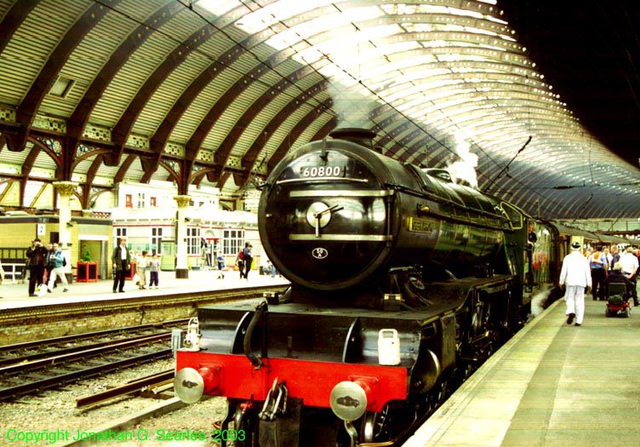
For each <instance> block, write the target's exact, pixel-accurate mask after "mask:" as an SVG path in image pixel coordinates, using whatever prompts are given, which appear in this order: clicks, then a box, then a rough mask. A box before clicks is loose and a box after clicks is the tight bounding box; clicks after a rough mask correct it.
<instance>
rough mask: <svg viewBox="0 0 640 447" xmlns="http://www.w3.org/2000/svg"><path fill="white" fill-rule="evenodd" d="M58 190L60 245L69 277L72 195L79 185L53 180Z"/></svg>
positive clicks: (65, 272)
mask: <svg viewBox="0 0 640 447" xmlns="http://www.w3.org/2000/svg"><path fill="white" fill-rule="evenodd" d="M53 186H54V188H55V189H56V192H57V193H58V195H59V196H60V198H59V199H58V234H59V241H58V242H59V245H60V249H61V250H62V254H63V256H64V258H65V259H66V260H67V265H66V266H65V267H63V268H62V269H63V271H64V274H65V275H66V276H67V279H69V275H71V231H70V230H69V229H70V227H71V196H72V195H73V192H74V190H75V187H76V186H78V184H77V183H74V182H67V181H63V182H53Z"/></svg>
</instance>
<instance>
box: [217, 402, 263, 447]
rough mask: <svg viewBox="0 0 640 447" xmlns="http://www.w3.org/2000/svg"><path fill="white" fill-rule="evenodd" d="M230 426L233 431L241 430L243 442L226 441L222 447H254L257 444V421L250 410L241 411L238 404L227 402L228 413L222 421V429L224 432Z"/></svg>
mask: <svg viewBox="0 0 640 447" xmlns="http://www.w3.org/2000/svg"><path fill="white" fill-rule="evenodd" d="M230 425H232V426H233V430H235V431H236V432H239V431H240V430H243V432H244V439H243V440H235V441H231V440H229V441H226V442H225V443H224V446H231V445H233V446H234V447H256V446H257V444H258V436H257V431H256V429H257V419H256V414H255V412H254V411H253V410H252V409H248V410H246V411H244V412H243V411H242V408H241V407H240V402H235V403H234V402H232V401H229V413H228V415H227V419H226V420H225V421H224V423H223V425H222V428H223V429H224V430H229V429H230Z"/></svg>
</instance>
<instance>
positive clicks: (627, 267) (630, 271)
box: [620, 247, 640, 306]
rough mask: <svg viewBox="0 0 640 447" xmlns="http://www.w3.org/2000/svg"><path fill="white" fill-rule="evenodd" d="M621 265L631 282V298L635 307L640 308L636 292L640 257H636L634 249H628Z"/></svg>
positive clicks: (621, 259) (621, 257)
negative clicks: (639, 258)
mask: <svg viewBox="0 0 640 447" xmlns="http://www.w3.org/2000/svg"><path fill="white" fill-rule="evenodd" d="M620 264H621V265H622V273H623V274H624V276H626V277H627V279H628V280H629V281H631V284H632V287H631V297H632V298H633V305H634V306H638V304H640V303H638V291H637V290H636V284H637V283H636V276H637V274H638V257H637V256H636V255H635V253H634V250H633V248H631V247H627V250H626V253H623V254H622V255H621V256H620Z"/></svg>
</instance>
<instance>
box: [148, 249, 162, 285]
mask: <svg viewBox="0 0 640 447" xmlns="http://www.w3.org/2000/svg"><path fill="white" fill-rule="evenodd" d="M147 268H148V269H149V288H151V287H153V286H154V285H155V286H156V289H157V288H158V275H159V274H160V260H159V259H158V254H157V253H156V252H155V251H154V252H153V256H151V259H149V260H148V262H147Z"/></svg>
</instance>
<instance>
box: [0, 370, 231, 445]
mask: <svg viewBox="0 0 640 447" xmlns="http://www.w3.org/2000/svg"><path fill="white" fill-rule="evenodd" d="M173 367H174V361H173V360H161V361H157V362H153V363H149V364H146V365H141V366H138V367H135V368H130V369H126V370H122V371H118V372H115V373H112V374H108V375H105V376H102V377H97V378H93V379H88V380H83V381H81V382H78V383H75V384H71V385H66V386H65V387H64V388H63V389H59V390H51V391H46V392H44V393H42V394H41V395H38V396H24V397H22V398H21V399H19V400H18V401H16V402H2V403H0V445H15V446H25V445H51V444H53V443H52V442H51V441H52V439H51V438H49V439H48V440H43V439H40V440H39V442H38V443H34V442H31V443H27V442H25V441H24V440H23V441H22V442H18V441H14V442H12V441H11V439H10V438H11V437H15V436H19V435H17V434H18V433H23V434H27V433H43V432H44V433H51V432H56V431H60V432H62V433H68V436H69V439H72V438H73V436H75V434H76V432H77V431H78V430H80V431H83V432H91V431H95V429H96V428H98V427H102V426H104V425H105V424H108V423H109V422H110V421H115V420H119V419H122V418H125V417H127V416H130V415H132V414H134V413H137V412H139V411H141V410H143V409H145V408H149V407H152V406H155V405H157V404H158V403H159V402H160V401H159V400H157V399H148V398H142V397H121V398H118V399H113V400H110V401H107V403H105V404H102V405H98V406H95V407H91V408H88V409H77V408H76V407H75V405H76V399H77V398H80V397H84V396H87V395H90V394H95V393H98V392H101V391H104V390H106V389H107V388H109V387H111V386H114V385H121V384H124V383H126V382H128V381H130V380H133V379H137V378H140V377H142V376H146V375H150V374H153V373H156V372H160V371H163V370H167V369H170V368H173ZM225 414H226V401H225V399H222V398H211V399H207V400H204V401H201V402H198V403H196V404H194V405H189V406H187V407H185V408H182V409H179V410H176V411H174V412H171V413H168V414H166V415H163V416H159V417H157V418H149V419H145V420H143V421H142V422H140V423H139V424H138V425H136V426H134V427H130V428H126V429H123V432H125V433H126V432H131V433H133V436H134V437H135V439H136V440H135V441H124V442H120V441H117V440H115V439H111V440H108V441H104V442H92V443H88V444H86V445H117V446H119V447H129V446H143V447H155V446H163V447H175V446H189V447H191V446H194V447H195V446H205V445H206V446H213V445H216V444H214V443H213V441H211V440H210V439H209V437H210V436H211V434H212V433H213V423H214V422H217V421H220V420H221V419H222V418H223V417H224V415H225ZM162 433H166V435H163V434H162ZM194 433H195V434H194ZM144 434H146V435H148V439H142V440H139V438H140V437H141V438H144V437H145V436H144ZM51 436H55V435H51ZM63 436H64V435H63ZM189 436H191V437H192V438H194V437H199V438H203V437H205V436H206V439H207V441H205V442H203V441H197V442H190V441H187V440H186V439H188V438H189ZM168 438H173V439H168ZM59 439H64V438H59ZM64 443H65V442H62V441H59V442H58V443H57V444H55V445H62V444H64Z"/></svg>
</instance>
